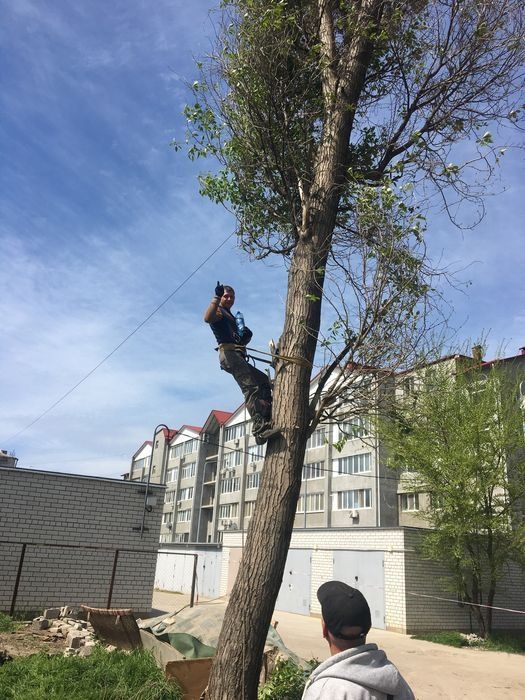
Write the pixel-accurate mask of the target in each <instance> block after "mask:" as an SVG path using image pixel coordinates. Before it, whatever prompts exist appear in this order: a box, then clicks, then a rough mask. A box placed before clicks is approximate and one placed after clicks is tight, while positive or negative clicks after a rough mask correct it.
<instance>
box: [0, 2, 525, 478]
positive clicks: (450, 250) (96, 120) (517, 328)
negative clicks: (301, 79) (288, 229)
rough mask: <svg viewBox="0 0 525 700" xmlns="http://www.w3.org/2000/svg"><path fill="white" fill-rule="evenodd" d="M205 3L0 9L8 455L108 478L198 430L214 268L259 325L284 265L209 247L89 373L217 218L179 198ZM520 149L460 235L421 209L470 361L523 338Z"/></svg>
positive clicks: (204, 204)
mask: <svg viewBox="0 0 525 700" xmlns="http://www.w3.org/2000/svg"><path fill="white" fill-rule="evenodd" d="M211 5H212V3H209V2H205V1H197V2H194V3H187V2H182V0H158V1H157V2H155V3H151V2H146V1H144V2H139V1H136V0H134V1H133V2H127V1H124V0H113V1H112V2H111V3H107V2H102V1H101V0H91V1H90V2H89V3H66V2H64V1H60V0H55V1H54V2H51V1H46V0H38V1H37V0H6V1H5V2H4V3H2V5H1V9H0V38H1V42H0V46H1V48H0V60H1V64H2V72H1V75H0V88H1V89H0V114H1V117H0V143H1V148H2V160H1V163H0V212H1V216H0V260H1V266H2V267H1V273H0V317H1V319H2V333H1V337H2V342H1V343H0V391H1V394H0V396H1V405H0V447H1V448H3V449H9V450H16V453H17V455H18V457H19V460H20V461H19V465H20V466H35V467H37V468H42V469H50V470H57V471H69V472H78V473H83V474H93V475H101V476H118V475H119V474H121V473H122V472H124V471H126V469H127V468H128V466H129V462H130V458H131V455H132V454H133V452H134V451H135V450H136V449H137V448H138V447H139V446H140V444H141V443H142V441H143V440H145V439H148V438H150V436H151V432H152V429H153V427H154V426H155V425H156V424H157V423H161V422H165V423H168V424H169V425H170V426H173V427H179V426H180V425H182V424H183V423H188V424H194V425H195V424H196V425H201V424H202V423H203V421H204V420H205V419H206V417H207V415H208V413H209V411H210V410H211V409H214V408H217V409H223V410H233V409H234V408H235V407H237V406H238V405H239V403H240V400H241V395H240V392H239V390H238V388H237V387H236V385H235V384H234V382H233V381H232V379H231V378H230V377H229V376H227V375H226V374H225V373H222V372H220V371H219V368H218V363H217V357H216V353H215V352H214V351H213V340H212V336H211V333H210V331H209V329H208V328H207V327H206V326H205V325H204V324H203V322H202V313H203V310H204V308H205V306H206V305H207V303H208V301H209V299H210V296H211V294H212V291H213V288H214V285H215V281H216V280H217V279H218V278H220V279H221V280H222V281H228V282H229V283H231V284H233V285H234V286H235V287H236V289H237V307H238V308H240V309H242V311H243V312H244V314H245V317H246V320H247V323H248V325H250V327H251V328H252V329H253V330H254V332H255V338H254V341H255V340H256V341H257V342H256V344H257V345H258V346H259V347H261V348H265V346H266V343H267V340H268V339H269V338H270V337H272V336H273V337H275V338H278V336H279V334H280V329H281V325H282V319H283V315H284V299H285V291H286V288H285V282H286V279H285V272H284V270H283V269H282V268H281V267H280V264H279V263H278V262H277V261H276V262H274V263H271V264H267V263H266V264H264V263H255V262H250V261H248V259H247V258H246V257H245V256H244V255H243V254H241V253H240V252H239V251H237V250H236V248H235V245H234V239H233V238H232V239H230V240H229V241H228V242H227V243H226V245H225V246H224V247H223V248H222V249H221V250H220V251H219V252H218V253H217V254H216V255H215V256H214V257H213V258H212V259H211V260H210V261H209V262H208V263H207V264H206V265H205V266H204V267H203V268H202V269H201V270H200V271H199V272H197V274H196V275H195V276H194V277H193V278H192V279H191V280H190V281H189V282H188V283H187V284H186V285H185V286H184V287H183V288H182V289H181V290H180V291H179V292H178V293H177V294H176V295H175V296H174V297H173V298H172V299H171V300H170V301H169V302H168V303H167V304H166V305H165V306H164V307H163V308H162V309H161V310H160V311H159V312H158V313H157V314H155V316H153V318H152V319H151V320H150V321H149V322H148V323H147V324H146V325H145V326H144V327H143V328H142V329H141V330H140V331H139V332H138V333H137V334H135V335H134V336H133V337H132V338H131V339H130V340H129V341H128V342H126V343H125V344H124V345H123V347H122V348H120V350H118V352H116V353H115V354H114V355H113V356H112V357H111V358H110V359H109V360H108V361H107V362H106V363H104V364H103V365H102V366H101V367H100V369H98V370H97V371H96V372H95V373H94V374H93V375H92V376H91V377H90V378H89V379H87V380H86V381H85V382H84V383H82V384H81V385H80V386H79V387H78V389H77V390H75V391H74V392H73V393H72V394H71V395H70V396H69V397H67V398H66V399H65V400H64V401H63V402H62V403H60V404H59V405H58V406H57V407H56V408H55V409H53V410H52V411H51V412H49V413H48V414H47V415H46V416H45V417H44V418H42V419H41V420H40V421H38V422H37V423H35V425H33V426H32V427H31V428H30V429H28V430H25V431H24V432H22V433H21V434H20V435H19V436H18V437H16V438H15V439H10V438H11V436H13V435H14V434H16V433H17V432H19V431H20V430H22V429H23V428H24V427H25V426H26V425H28V424H29V423H31V422H32V421H33V420H34V419H35V418H36V417H37V416H38V415H40V414H41V413H42V412H43V411H45V410H46V409H47V408H48V407H49V406H50V405H51V404H52V403H54V402H55V401H56V400H57V399H58V398H59V397H60V396H61V395H62V394H64V393H65V392H66V391H68V390H69V389H70V388H71V387H72V386H73V385H75V384H76V383H77V382H78V381H79V380H80V379H81V378H82V377H83V376H85V375H86V374H87V373H88V372H89V371H90V370H91V369H92V368H93V367H94V366H95V365H97V364H98V363H99V362H100V361H101V360H102V359H103V358H104V357H105V356H106V355H107V354H108V353H110V352H111V351H112V350H113V349H114V348H115V347H116V346H117V345H118V344H119V343H120V342H121V341H122V340H123V339H124V338H125V337H126V336H127V335H128V334H129V333H130V332H131V331H132V330H133V329H134V328H135V327H136V326H137V325H138V324H139V323H141V322H142V321H143V320H144V318H146V316H147V315H148V314H149V313H150V312H151V311H152V310H153V309H154V308H155V307H156V306H157V305H158V304H159V303H161V302H162V301H163V300H164V299H165V298H166V297H167V296H168V295H169V294H170V293H171V292H172V291H173V290H174V289H175V288H176V287H177V286H178V285H179V284H180V283H181V282H182V281H183V279H184V278H185V277H186V276H187V275H188V273H189V272H191V271H192V270H193V269H194V268H196V267H197V266H198V265H199V264H200V263H201V262H202V261H203V260H204V258H205V257H206V256H207V255H208V254H209V253H210V252H211V251H212V250H213V249H214V248H215V247H216V246H217V245H219V243H221V241H223V240H224V239H225V238H226V237H227V236H229V234H230V233H231V232H232V231H233V228H234V225H233V221H232V219H231V217H230V216H229V214H228V213H227V212H225V211H224V210H223V209H221V208H219V207H217V206H215V205H212V204H211V203H209V202H208V201H207V200H204V199H202V198H201V197H200V196H199V194H198V185H197V181H196V174H197V172H198V169H199V167H200V164H198V163H197V164H192V163H190V162H189V161H188V160H187V159H186V157H185V156H184V154H183V153H175V152H174V151H173V149H171V148H170V147H169V143H170V141H171V139H173V138H177V139H181V138H183V134H184V119H183V117H182V109H183V106H184V104H185V103H186V102H187V101H188V100H189V99H190V96H189V94H188V91H187V87H186V84H187V83H191V82H192V81H193V80H194V79H195V78H196V77H197V76H196V71H195V68H194V60H193V57H199V56H200V55H202V54H203V53H204V52H206V51H207V50H208V49H209V40H208V38H207V37H209V36H210V35H211V33H212V30H211V23H210V20H209V17H208V10H209V8H210V7H211ZM523 171H524V168H523V159H522V156H521V154H520V153H518V152H508V153H507V154H506V155H505V158H504V159H503V165H502V167H501V171H500V181H499V182H498V183H496V189H499V190H500V191H501V192H500V194H498V195H497V196H494V197H491V198H490V199H489V200H488V204H487V206H488V214H487V216H486V218H485V220H484V221H483V223H482V224H481V225H480V226H478V227H477V228H476V229H475V230H474V231H467V232H464V233H461V232H459V231H458V230H457V229H454V228H453V227H452V226H451V225H450V223H449V222H448V220H447V219H446V218H445V217H444V216H441V215H439V214H436V215H434V216H433V217H432V219H431V220H430V222H429V245H430V249H431V251H432V252H433V254H434V255H440V256H442V257H443V260H445V261H446V262H447V263H450V264H452V265H453V266H455V267H458V268H465V271H464V272H463V273H462V278H463V279H465V280H467V279H468V280H470V281H471V283H472V284H471V286H470V287H469V288H468V290H467V291H466V293H458V292H455V291H454V290H448V291H447V292H446V296H447V298H449V299H450V301H451V302H452V303H453V305H454V309H455V310H454V314H453V318H452V323H453V325H454V326H455V327H457V328H460V329H461V330H460V332H459V339H460V340H461V339H463V338H469V337H472V338H476V337H478V336H479V335H480V334H482V333H483V331H490V336H489V354H494V353H495V352H496V350H497V347H498V346H499V345H500V344H501V343H506V344H507V351H508V352H507V354H514V352H515V351H517V348H518V347H519V346H521V345H525V291H524V285H523V284H522V277H523V270H524V263H525V252H524V251H525V246H524V245H523V221H524V218H525V177H524V172H523Z"/></svg>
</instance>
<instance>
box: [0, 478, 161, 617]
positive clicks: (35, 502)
mask: <svg viewBox="0 0 525 700" xmlns="http://www.w3.org/2000/svg"><path fill="white" fill-rule="evenodd" d="M144 488H145V484H141V483H137V482H130V481H119V480H116V479H100V478H94V477H82V476H77V475H70V474H57V473H54V472H42V471H36V470H30V469H2V468H0V494H1V498H0V558H1V561H2V566H1V567H0V610H7V611H8V610H9V609H10V606H11V600H12V595H13V590H14V586H15V581H16V575H17V571H18V566H19V561H20V555H21V551H22V544H23V543H24V542H26V543H31V544H27V546H26V553H25V558H24V563H23V568H22V576H21V579H20V585H19V590H18V596H17V600H16V610H40V609H41V608H44V607H52V606H55V605H65V604H66V603H67V604H72V605H78V604H80V603H86V604H88V605H92V606H95V607H105V606H106V604H107V599H108V592H109V585H110V580H111V573H112V570H113V561H114V550H115V549H119V550H124V549H137V550H149V551H147V552H146V551H144V552H143V553H141V552H140V551H139V552H125V551H121V552H120V553H119V558H118V563H117V571H116V577H115V582H114V587H113V597H112V603H111V605H112V607H131V608H133V609H134V610H136V611H141V612H144V611H146V610H149V609H150V608H151V597H152V592H153V581H154V576H155V565H156V561H157V555H156V552H155V551H152V550H156V549H157V547H158V541H159V531H160V521H161V517H162V502H163V500H164V486H158V485H152V486H151V489H152V491H153V492H154V493H155V494H157V496H158V498H157V505H156V506H154V507H153V510H152V511H151V512H150V513H146V521H145V527H146V528H147V529H148V531H147V532H145V533H144V536H143V538H142V539H141V538H140V532H138V531H136V530H133V528H137V527H140V525H141V522H142V512H143V503H144ZM44 544H46V545H69V547H68V546H62V547H60V546H52V547H51V546H44ZM71 545H82V546H83V548H76V547H71ZM88 547H92V548H97V549H90V548H88ZM100 548H104V549H100Z"/></svg>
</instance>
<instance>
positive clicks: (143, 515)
mask: <svg viewBox="0 0 525 700" xmlns="http://www.w3.org/2000/svg"><path fill="white" fill-rule="evenodd" d="M160 428H166V430H167V431H168V435H169V430H170V429H169V428H168V426H167V425H166V424H165V423H159V425H157V427H156V428H155V430H154V431H153V441H152V443H151V458H150V461H149V470H148V480H147V482H146V493H145V494H144V508H143V509H142V524H141V526H140V539H142V536H143V535H144V523H145V521H146V512H148V507H149V506H148V496H149V484H150V481H151V470H152V467H153V453H154V451H155V439H156V437H157V433H158V432H159V430H160ZM150 510H151V508H150Z"/></svg>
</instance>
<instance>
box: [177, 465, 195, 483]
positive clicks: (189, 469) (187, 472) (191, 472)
mask: <svg viewBox="0 0 525 700" xmlns="http://www.w3.org/2000/svg"><path fill="white" fill-rule="evenodd" d="M192 476H195V462H190V464H185V465H184V466H183V467H182V469H181V471H180V478H181V479H191V477H192Z"/></svg>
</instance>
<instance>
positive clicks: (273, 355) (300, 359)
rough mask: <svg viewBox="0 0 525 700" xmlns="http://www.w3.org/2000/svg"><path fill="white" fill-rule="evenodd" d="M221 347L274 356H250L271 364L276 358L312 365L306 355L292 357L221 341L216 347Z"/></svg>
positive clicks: (301, 364)
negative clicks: (265, 357)
mask: <svg viewBox="0 0 525 700" xmlns="http://www.w3.org/2000/svg"><path fill="white" fill-rule="evenodd" d="M221 347H222V348H225V349H226V350H228V349H231V350H242V351H243V352H245V351H246V350H249V351H250V352H256V353H258V354H259V355H267V356H268V357H271V358H272V360H271V361H270V360H265V359H264V358H262V357H253V355H249V357H251V359H253V360H258V361H259V362H266V363H267V364H269V365H273V364H274V362H275V361H276V360H283V362H291V363H292V364H296V365H300V366H301V367H306V368H307V369H310V367H312V363H311V362H309V361H308V360H307V359H306V358H304V357H292V356H290V355H281V354H279V353H273V352H265V351H264V350H257V348H251V347H248V346H247V345H237V344H235V343H221V344H220V345H219V347H218V348H216V350H219V349H220V348H221Z"/></svg>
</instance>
